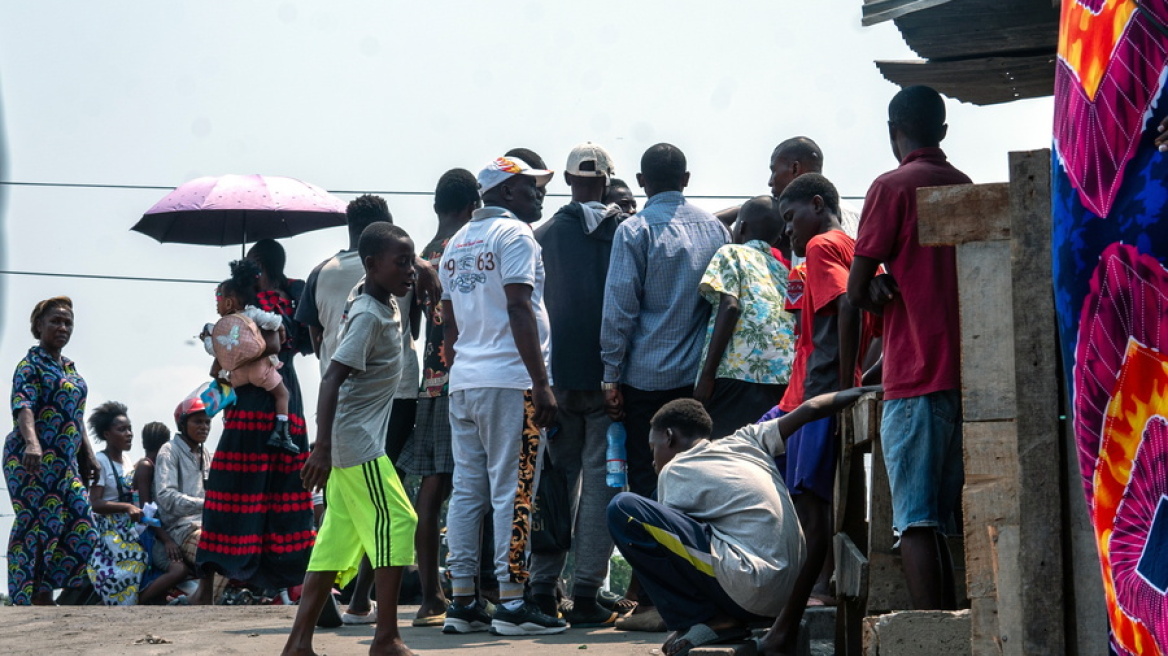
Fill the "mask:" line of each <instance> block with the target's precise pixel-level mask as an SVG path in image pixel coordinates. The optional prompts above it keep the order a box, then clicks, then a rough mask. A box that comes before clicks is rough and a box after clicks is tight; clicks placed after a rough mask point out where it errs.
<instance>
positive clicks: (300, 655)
mask: <svg viewBox="0 0 1168 656" xmlns="http://www.w3.org/2000/svg"><path fill="white" fill-rule="evenodd" d="M280 656H319V654H317V653H316V652H315V651H312V647H308V648H303V647H301V648H293V647H289V646H285V647H284V651H282V652H280Z"/></svg>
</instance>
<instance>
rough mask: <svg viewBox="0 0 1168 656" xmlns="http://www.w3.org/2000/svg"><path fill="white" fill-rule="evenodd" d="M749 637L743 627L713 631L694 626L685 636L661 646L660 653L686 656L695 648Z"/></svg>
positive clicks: (748, 630) (704, 626)
mask: <svg viewBox="0 0 1168 656" xmlns="http://www.w3.org/2000/svg"><path fill="white" fill-rule="evenodd" d="M749 637H750V629H748V628H746V627H745V626H731V627H727V628H725V629H720V630H715V629H712V628H710V627H709V626H708V625H705V624H695V625H693V626H691V627H690V628H689V631H686V632H685V634H683V635H681V636H678V637H677V638H676V639H673V640H669V641H666V643H665V644H663V645H661V653H662V654H664V655H665V656H687V655H688V654H689V653H690V651H692V650H693V649H694V648H695V647H701V646H702V645H715V644H719V643H723V642H730V641H733V640H743V639H745V638H749Z"/></svg>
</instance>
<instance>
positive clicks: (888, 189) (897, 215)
mask: <svg viewBox="0 0 1168 656" xmlns="http://www.w3.org/2000/svg"><path fill="white" fill-rule="evenodd" d="M971 182H972V181H971V180H970V179H969V176H967V175H965V174H964V173H962V172H961V171H958V170H957V169H956V168H954V167H953V165H952V164H950V163H949V162H948V160H947V159H946V158H945V153H944V152H943V151H942V150H941V149H940V148H921V149H919V150H914V151H913V152H911V153H909V154H908V156H907V157H905V158H904V160H903V161H902V162H901V163H900V166H899V167H898V168H896V169H895V170H892V171H889V172H888V173H885V174H884V175H882V176H880V177H879V178H876V181H875V182H873V183H872V186H871V187H870V188H869V189H868V194H867V195H866V196H865V197H864V211H863V214H862V215H861V217H860V230H859V235H858V236H857V238H856V255H857V256H863V257H868V258H872V259H874V260H878V261H880V262H883V263H884V266H885V268H887V270H888V272H889V273H891V274H892V276H893V278H895V279H896V283H897V285H899V287H900V294H899V295H898V296H897V297H896V298H894V299H893V300H892V301H891V302H889V303H888V304H887V305H885V306H884V396H885V398H888V399H903V398H909V397H914V396H923V395H925V394H929V393H932V392H939V391H942V390H956V389H959V388H960V385H961V352H960V344H961V332H960V330H961V324H960V320H959V315H958V309H957V259H956V250H955V249H954V248H953V247H952V246H921V245H920V242H919V240H918V237H917V189H918V188H920V187H939V186H943V185H955V184H970V183H971Z"/></svg>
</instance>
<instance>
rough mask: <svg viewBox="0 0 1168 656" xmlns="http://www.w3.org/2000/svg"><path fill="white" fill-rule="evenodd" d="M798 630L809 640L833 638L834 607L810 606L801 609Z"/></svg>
mask: <svg viewBox="0 0 1168 656" xmlns="http://www.w3.org/2000/svg"><path fill="white" fill-rule="evenodd" d="M799 632H800V633H801V634H803V635H806V636H807V637H808V638H809V639H811V640H834V639H835V607H833V606H811V607H810V608H808V609H807V610H805V611H803V621H802V623H800V624H799Z"/></svg>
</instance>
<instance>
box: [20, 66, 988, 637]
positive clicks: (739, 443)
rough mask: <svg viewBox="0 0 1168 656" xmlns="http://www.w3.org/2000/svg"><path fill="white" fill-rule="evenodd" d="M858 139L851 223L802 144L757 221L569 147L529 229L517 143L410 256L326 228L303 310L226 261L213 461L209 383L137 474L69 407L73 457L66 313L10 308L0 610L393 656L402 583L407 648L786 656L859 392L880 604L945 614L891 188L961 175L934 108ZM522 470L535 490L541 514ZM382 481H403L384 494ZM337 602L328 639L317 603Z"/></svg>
mask: <svg viewBox="0 0 1168 656" xmlns="http://www.w3.org/2000/svg"><path fill="white" fill-rule="evenodd" d="M888 125H889V138H890V142H891V145H892V150H893V153H894V155H895V157H896V159H897V161H898V163H899V166H898V167H897V168H896V169H894V170H892V171H890V172H888V173H886V174H884V175H882V176H880V177H879V178H878V179H877V180H876V181H875V182H874V183H873V184H872V186H871V188H870V190H869V192H868V194H867V196H866V198H865V202H864V205H863V211H862V213H857V212H856V211H855V210H854V209H853V208H851V207H849V206H847V205H846V204H845V203H843V202H841V200H840V196H839V193H838V191H837V190H836V188H835V186H834V185H833V184H832V183H831V181H830V180H829V178H828V177H825V175H824V174H823V170H824V168H823V165H824V154H823V152H822V151H821V150H820V148H819V146H818V145H817V144H816V143H815V142H814V141H812V140H811V139H808V138H806V137H795V138H792V139H788V140H786V141H784V142H782V143H781V144H779V145H778V147H776V148H775V149H774V151H773V152H772V153H771V157H770V161H769V165H770V190H769V191H770V193H768V194H765V195H762V196H759V197H757V198H753V199H750V200H749V201H747V202H745V203H744V204H743V205H741V206H740V207H734V208H729V209H727V210H724V211H722V212H719V213H717V214H716V215H715V214H711V213H709V212H706V211H705V210H702V209H700V208H699V207H697V206H696V205H694V204H692V203H690V202H689V201H687V200H686V198H685V195H684V190H685V188H686V186H687V185H688V183H689V176H690V173H689V170H688V166H687V162H686V158H685V155H684V154H683V153H682V151H681V150H680V149H678V148H677V147H675V146H673V145H670V144H667V143H661V144H657V145H654V146H652V147H651V148H649V149H648V150H646V151H645V153H644V155H643V156H642V158H641V161H640V172H638V173H637V174H636V182H637V184H638V185H639V186H640V187H641V188H642V189H643V190H644V192H645V195H646V197H647V198H648V200H647V202H646V203H645V205H644V207H642V208H640V209H639V210H638V208H637V205H636V199H635V197H634V195H633V193H632V192H631V190H630V187H629V185H628V184H627V183H625V182H624V181H622V180H620V179H618V178H616V177H615V174H616V167H615V164H614V162H613V161H612V158H611V157H610V156H609V154H608V153H607V152H606V151H605V150H604V149H603V148H602V147H600V146H599V145H596V144H592V143H585V144H581V145H580V146H577V147H576V148H574V149H573V150H572V151H571V153H570V154H569V155H568V158H567V162H566V166H565V169H564V171H563V179H564V181H565V182H566V183H567V185H568V186H569V187H570V188H571V201H570V202H569V203H568V204H566V205H565V206H564V207H562V208H560V209H558V210H557V211H556V212H555V213H554V215H552V216H551V218H550V220H548V221H546V222H545V223H543V224H542V225H540V226H539V227H538V228H537V229H535V230H533V229H532V227H531V224H533V223H536V222H538V221H540V220H541V218H543V201H544V198H545V187H546V185H547V184H548V183H549V181H551V180H552V178H553V176H554V175H555V174H554V173H553V172H552V171H551V170H549V169H548V168H547V166H546V164H545V163H544V161H543V159H542V158H541V157H540V156H539V155H537V154H536V153H534V152H531V151H530V150H527V149H514V150H512V151H510V152H508V153H506V154H504V155H503V156H500V157H498V158H497V159H495V160H493V161H492V162H490V163H489V164H488V165H486V166H485V167H483V168H482V169H481V170H480V171H479V173H478V174H477V175H474V174H472V173H470V172H469V171H467V170H465V169H461V168H459V169H452V170H450V171H448V172H447V173H445V174H444V175H443V176H442V177H441V178H440V179H439V181H438V183H437V187H436V191H435V196H434V211H435V214H436V215H437V228H436V232H435V234H434V235H433V237H432V238H431V239H430V240H429V242H428V243H426V245H425V246H424V247H423V248H422V249H421V250H420V251H417V249H416V247H415V244H416V243H420V242H415V241H414V239H413V238H412V237H411V236H410V235H408V234H407V233H406V232H405V231H404V230H402V229H401V228H400V227H397V226H395V225H393V218H392V215H391V214H390V212H389V209H388V207H387V205H386V203H385V201H384V200H383V199H381V198H378V197H376V196H370V195H366V196H361V197H359V198H357V199H356V200H354V201H352V202H351V203H350V204H349V206H348V212H347V216H348V231H349V243H348V246H347V248H346V249H344V250H342V251H341V252H339V253H337V254H336V255H335V256H333V257H331V258H329V259H328V260H326V261H325V262H322V263H321V264H320V265H319V266H318V267H316V268H315V269H314V270H313V271H312V272H311V274H310V275H309V276H308V277H307V280H306V281H303V282H302V281H298V280H291V279H289V278H287V277H286V276H285V274H284V252H283V249H282V248H281V247H280V245H279V244H278V243H276V242H275V241H271V240H266V241H261V242H258V243H256V244H255V245H254V246H253V247H252V248H251V250H250V251H249V252H248V253H247V256H246V258H245V259H244V260H242V261H238V262H234V263H232V266H231V276H230V277H229V278H228V279H226V280H225V281H224V282H223V283H222V284H220V285H219V286H218V288H217V290H216V297H217V301H218V310H219V313H220V315H221V316H223V317H225V318H226V317H236V319H235V320H236V321H238V322H243V323H242V325H244V326H248V325H252V324H254V327H255V331H256V332H255V334H256V335H257V339H260V340H261V341H262V345H263V346H262V351H263V352H262V354H258V355H257V356H256V357H255V358H254V359H253V360H251V361H249V362H246V363H235V364H232V365H230V366H229V365H228V364H227V362H226V361H223V357H222V352H221V351H215V348H214V343H213V342H214V340H211V339H209V340H208V341H209V344H211V348H210V349H209V350H211V351H213V352H215V353H218V354H219V355H218V356H217V357H216V360H215V363H214V365H213V366H212V370H211V373H212V376H213V377H214V381H213V385H214V386H218V387H221V388H230V391H231V394H232V395H233V396H234V402H233V403H231V404H230V405H227V406H226V407H225V408H224V409H222V422H223V433H222V437H221V438H220V441H219V444H218V446H217V448H216V449H215V451H214V453H208V452H207V451H206V450H205V449H204V446H203V445H204V442H205V441H206V439H207V436H208V434H209V432H210V429H211V425H212V421H213V419H212V416H211V415H213V414H215V413H216V412H218V411H219V408H218V407H212V406H213V405H214V403H213V399H215V398H218V397H215V396H214V395H211V396H208V393H207V391H206V390H207V388H208V386H207V384H204V386H203V387H201V388H200V389H199V390H196V392H195V393H193V394H192V395H191V396H189V397H188V398H186V399H183V400H182V401H181V402H180V403H179V405H178V407H177V408H176V410H175V415H174V426H175V429H176V430H177V432H176V433H175V434H174V435H173V436H172V435H171V434H170V431H169V430H168V428H167V427H166V426H165V425H162V424H159V423H152V424H149V425H147V426H146V427H145V428H144V429H143V431H142V436H143V440H144V442H145V449H146V457H145V458H143V459H142V460H141V461H139V462H138V463H136V464H133V463H131V462H129V460H128V458H127V457H126V452H127V451H128V450H129V449H130V447H131V444H132V440H133V429H132V426H131V423H130V420H129V411H128V409H127V407H126V406H125V405H122V404H120V403H117V402H112V401H111V402H107V403H104V404H102V405H100V406H99V407H97V408H96V409H95V410H92V411H91V412H90V413H89V420H88V427H89V432H90V435H91V436H92V439H93V440H94V441H95V442H97V443H99V444H102V445H104V447H105V448H104V449H103V450H102V451H100V452H96V451H95V450H94V446H93V445H92V444H91V442H90V440H89V439H87V438H86V434H85V433H86V430H85V429H86V424H85V417H84V414H85V401H86V386H85V381H84V379H83V378H82V377H81V376H80V375H79V374H78V372H77V369H76V367H75V366H74V364H73V362H72V361H71V360H69V359H68V358H66V357H65V356H64V355H63V349H64V348H65V346H66V345H67V344H68V342H69V339H70V337H71V335H72V329H73V311H72V303H71V301H70V300H69V299H68V298H65V297H56V298H51V299H48V300H46V301H42V302H41V303H39V304H37V306H36V308H34V310H33V313H32V317H31V329H32V334H33V336H34V337H35V338H36V339H37V341H38V343H37V345H35V346H33V347H32V348H31V349H30V350H29V351H28V354H27V356H26V357H25V359H24V360H22V361H21V362H20V364H19V365H18V366H17V370H16V375H15V378H14V383H13V390H12V409H13V413H14V420H15V429H14V430H13V432H12V433H11V434H10V435H9V436H8V439H7V441H6V442H5V445H4V461H3V467H4V474H5V478H6V480H7V483H8V488H9V490H10V491H11V495H12V501H13V506H14V509H15V511H16V519H15V522H14V524H13V531H12V537H11V540H10V543H9V550H8V561H9V594H10V597H11V599H12V602H13V603H15V604H18V605H24V604H53V603H66V599H67V597H68V595H70V594H74V592H75V591H80V590H83V589H87V590H91V591H92V593H91V594H95V595H97V596H98V597H100V599H101V601H102V602H103V603H106V604H110V605H128V604H134V603H166V602H167V600H168V599H169V600H171V602H172V603H176V602H177V603H191V604H207V603H214V602H221V601H222V600H223V599H224V597H225V595H227V594H229V593H227V592H225V589H226V588H227V586H228V585H229V582H234V583H231V584H230V585H233V586H236V585H238V584H240V583H242V584H246V585H247V586H250V587H251V588H253V589H257V590H261V589H262V590H269V591H275V592H274V594H276V595H282V596H284V597H285V598H288V597H292V596H295V594H294V593H293V592H292V591H296V590H297V589H298V590H299V608H298V610H297V614H296V619H295V621H294V625H293V627H292V630H291V634H290V635H289V638H288V642H287V645H286V648H285V653H286V654H310V653H313V651H312V638H313V633H314V630H315V628H316V627H317V626H329V625H334V626H335V625H336V624H339V623H351V624H362V623H374V622H376V624H377V630H376V634H375V638H374V640H373V643H372V646H371V648H370V651H371V653H377V654H409V653H412V652H410V651H409V649H408V647H406V646H405V644H404V643H403V642H402V639H401V636H400V635H399V633H398V629H397V626H398V624H397V603H398V592H399V588H400V586H401V581H402V577H403V569H404V568H405V567H406V566H409V565H413V564H415V563H416V564H417V566H418V574H419V578H420V583H421V594H422V604H421V607H420V608H419V610H418V611H417V614H416V616H415V617H414V618H413V623H414V625H415V626H432V627H435V628H437V627H441V630H442V631H444V632H446V633H452V634H466V633H473V632H477V631H487V630H490V631H492V632H494V633H496V634H500V635H508V636H526V635H544V634H552V633H559V632H562V631H564V630H565V629H566V628H568V627H569V626H571V627H604V626H614V627H615V628H617V629H623V630H642V631H668V632H669V634H668V636H667V637H666V639H665V642H664V643H663V645H662V651H663V653H665V654H667V655H669V656H674V655H677V654H687V653H689V651H690V650H691V649H693V648H694V647H696V646H698V645H702V644H708V643H713V642H720V641H725V640H731V639H736V638H741V637H744V636H746V635H749V627H750V625H751V624H752V623H755V622H773V625H772V627H771V630H770V631H768V632H767V633H766V634H765V636H764V637H763V638H762V639H761V640H760V643H759V648H760V651H761V652H762V653H766V654H791V653H794V651H795V646H796V639H797V634H798V627H799V622H800V619H801V617H802V614H803V612H804V610H805V608H806V607H807V606H808V605H809V604H825V603H827V604H830V603H834V600H833V597H832V592H831V576H832V569H833V567H832V563H831V558H830V554H831V549H830V543H831V542H830V541H831V537H832V536H831V527H830V508H831V501H832V498H831V497H832V488H833V480H834V475H835V460H836V457H837V456H836V449H837V448H838V447H837V441H838V439H837V431H838V427H837V424H836V421H835V416H836V414H837V413H838V412H839V411H840V410H842V409H843V408H845V407H847V406H848V405H849V404H851V403H853V402H855V400H856V399H858V398H859V397H860V396H861V395H862V394H863V393H865V392H868V391H872V390H879V389H882V390H883V394H884V398H885V407H884V419H883V426H882V439H883V448H884V454H885V459H886V464H887V469H888V472H889V478H890V482H891V487H892V498H893V506H894V508H893V516H894V530H895V531H896V532H897V534H898V536H899V539H900V549H901V553H902V555H903V560H904V568H905V577H906V581H907V584H908V589H909V592H910V594H911V598H912V600H913V603H914V606H915V607H917V608H920V609H943V608H954V607H955V605H956V603H957V600H956V599H955V598H954V587H953V572H952V563H951V560H950V558H949V552H948V548H947V546H946V541H945V530H946V528H947V527H948V526H949V524H950V522H951V520H952V514H953V511H954V509H955V504H956V501H957V500H958V498H959V497H958V495H959V491H960V488H961V484H962V470H961V440H960V399H959V396H958V392H957V390H958V388H959V369H958V352H957V344H958V324H957V305H956V303H957V301H956V293H955V289H956V279H955V261H954V252H953V250H952V249H951V248H945V247H922V246H920V245H919V244H918V243H917V239H916V235H917V230H916V195H915V190H916V189H917V188H919V187H925V186H936V185H942V184H960V183H968V182H969V179H968V178H967V177H966V176H965V175H964V174H962V173H961V172H960V171H958V170H957V169H956V168H954V167H953V166H952V165H950V164H949V163H948V162H947V161H946V158H945V155H944V153H943V151H942V150H941V149H940V143H941V141H942V139H943V138H944V137H945V132H946V125H945V106H944V102H943V100H942V98H941V97H940V95H938V94H937V93H936V92H935V91H934V90H932V89H930V88H927V87H910V88H906V89H904V90H902V91H900V92H899V93H898V94H897V95H896V96H895V97H894V98H893V99H892V101H891V103H890V104H889V116H888ZM416 251H417V252H416ZM248 321H250V322H252V324H247V323H246V322H248ZM208 335H210V333H208ZM309 354H315V355H316V357H317V358H318V359H319V366H320V370H321V375H322V378H321V384H320V393H319V401H318V407H317V409H316V425H315V430H314V431H313V433H312V434H313V438H314V443H313V444H311V445H310V443H309V440H308V434H309V431H308V428H307V426H306V422H305V419H304V416H305V415H304V408H303V404H302V400H301V390H300V386H299V384H298V382H297V378H296V373H295V371H296V370H295V366H294V359H295V356H296V355H305V356H307V355H309ZM419 360H420V361H421V366H420V367H419ZM613 422H621V423H622V424H623V427H624V429H625V434H626V435H627V438H626V442H625V444H626V452H627V456H626V460H627V481H628V484H627V490H626V489H621V488H618V487H610V486H609V485H608V483H607V481H606V474H608V473H609V472H610V470H611V467H612V466H615V467H616V468H617V469H618V470H619V468H620V463H619V462H617V461H615V460H612V459H610V456H608V455H606V446H607V440H606V434H607V433H608V431H609V429H610V427H611V425H612V424H613ZM549 455H550V456H551V459H552V460H553V461H554V467H555V468H556V470H557V474H558V475H559V476H561V477H563V478H564V479H565V480H566V481H567V485H566V489H567V493H566V494H564V495H561V496H553V495H541V490H540V482H539V480H540V472H541V470H543V469H544V466H543V462H544V458H545V457H546V456H549ZM406 475H413V476H417V477H419V478H420V481H421V483H420V487H419V489H418V491H417V493H416V495H415V496H414V498H413V499H411V498H410V496H409V495H408V494H407V492H406V490H405V488H404V487H403V484H402V480H403V478H404V477H405V476H406ZM537 498H539V499H543V501H542V502H541V504H548V503H554V504H557V506H558V507H557V508H547V507H543V506H542V505H541V507H539V508H537V507H536V500H537ZM549 499H551V501H549ZM447 500H449V504H448V511H447V514H446V517H445V544H446V547H447V551H448V555H447V559H446V562H445V580H444V577H443V576H442V574H441V567H440V564H441V563H440V562H439V561H440V554H441V545H442V539H443V536H442V532H441V528H440V527H441V526H442V511H443V507H444V506H445V505H446V502H447ZM322 508H323V515H322V516H321V513H320V510H321V509H322ZM552 510H555V511H557V512H558V513H559V514H560V515H561V516H564V517H568V518H569V519H568V523H569V524H570V526H569V531H570V541H568V543H570V546H569V544H568V543H565V542H564V541H556V540H551V541H549V540H543V541H542V543H541V544H542V546H541V547H540V548H539V549H533V548H532V542H533V530H544V529H533V516H534V514H535V513H536V512H539V513H549V512H551V511H552ZM314 511H316V514H314ZM549 544H550V546H549ZM614 548H615V549H616V550H618V551H619V552H620V554H622V555H623V556H624V558H625V559H626V560H627V561H628V562H629V564H630V565H631V567H632V572H633V576H632V579H633V580H632V581H631V582H630V584H629V586H628V589H627V590H624V591H621V594H614V593H613V592H611V591H608V590H604V589H603V586H604V582H605V581H606V579H607V574H608V567H609V562H610V558H611V556H612V554H613V551H614ZM569 557H570V559H571V562H572V567H571V570H570V580H571V583H570V587H567V588H564V587H563V586H562V585H561V583H562V579H563V577H565V575H566V574H567V572H565V565H566V563H567V562H568V561H569ZM351 581H352V582H353V588H352V597H351V601H350V603H349V605H348V607H347V608H346V610H345V612H344V613H343V614H341V613H339V609H338V608H336V600H335V596H334V594H333V592H334V588H335V587H344V586H347V585H349V584H350V582H351ZM176 586H186V593H185V594H183V595H181V596H180V595H179V594H178V593H177V592H176ZM297 586H300V587H299V588H297ZM58 589H63V590H65V592H63V593H62V594H61V596H60V597H57V598H56V600H54V591H55V590H58ZM563 592H567V594H566V595H564V594H563Z"/></svg>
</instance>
